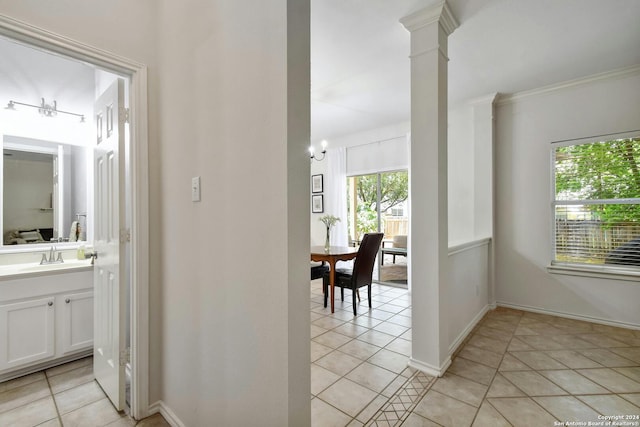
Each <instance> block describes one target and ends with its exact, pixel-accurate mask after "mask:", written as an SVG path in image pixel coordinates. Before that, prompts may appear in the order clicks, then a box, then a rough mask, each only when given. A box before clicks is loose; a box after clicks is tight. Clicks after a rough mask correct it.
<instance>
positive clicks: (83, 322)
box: [0, 260, 93, 381]
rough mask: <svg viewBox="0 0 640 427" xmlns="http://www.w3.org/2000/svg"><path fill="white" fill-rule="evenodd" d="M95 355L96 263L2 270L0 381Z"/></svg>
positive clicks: (30, 265)
mask: <svg viewBox="0 0 640 427" xmlns="http://www.w3.org/2000/svg"><path fill="white" fill-rule="evenodd" d="M92 351H93V266H92V265H91V261H90V260H87V261H77V260H69V261H65V262H64V263H62V264H51V265H38V264H37V263H30V264H13V265H6V266H0V381H4V380H8V379H11V378H15V377H18V376H20V375H24V374H26V373H29V372H33V371H35V370H39V369H44V368H47V367H49V366H53V365H56V364H59V363H63V362H66V361H69V360H73V359H75V358H78V357H82V356H85V355H86V354H90V353H91V352H92Z"/></svg>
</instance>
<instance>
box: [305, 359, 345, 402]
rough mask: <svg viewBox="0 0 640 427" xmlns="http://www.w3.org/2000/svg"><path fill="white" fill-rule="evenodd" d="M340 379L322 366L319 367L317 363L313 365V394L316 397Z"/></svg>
mask: <svg viewBox="0 0 640 427" xmlns="http://www.w3.org/2000/svg"><path fill="white" fill-rule="evenodd" d="M339 379H340V375H338V374H335V373H333V372H331V371H329V370H328V369H325V368H323V367H322V366H318V365H316V364H315V363H312V364H311V394H313V395H314V396H315V395H317V394H318V393H321V392H322V391H323V390H324V389H326V388H327V387H329V386H330V385H331V384H333V383H335V382H336V381H338V380H339Z"/></svg>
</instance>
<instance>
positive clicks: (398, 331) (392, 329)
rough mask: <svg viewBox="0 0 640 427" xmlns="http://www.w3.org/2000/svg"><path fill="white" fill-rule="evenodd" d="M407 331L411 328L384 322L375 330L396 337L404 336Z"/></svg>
mask: <svg viewBox="0 0 640 427" xmlns="http://www.w3.org/2000/svg"><path fill="white" fill-rule="evenodd" d="M407 329H409V328H407V327H406V326H400V325H396V324H395V323H391V322H382V323H380V324H379V325H377V326H375V327H374V328H373V330H374V331H378V332H384V333H385V334H389V335H393V336H396V337H397V336H399V335H402V334H404V333H405V332H406V331H407Z"/></svg>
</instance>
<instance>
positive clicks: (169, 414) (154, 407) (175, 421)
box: [149, 400, 186, 427]
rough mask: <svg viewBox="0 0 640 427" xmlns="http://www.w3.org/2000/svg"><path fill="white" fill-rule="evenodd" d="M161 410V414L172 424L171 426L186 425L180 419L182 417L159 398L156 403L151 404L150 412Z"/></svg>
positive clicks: (183, 426)
mask: <svg viewBox="0 0 640 427" xmlns="http://www.w3.org/2000/svg"><path fill="white" fill-rule="evenodd" d="M158 412H160V415H162V417H163V418H164V419H165V420H166V421H167V422H168V423H169V424H170V425H171V427H186V425H185V424H184V423H183V422H182V421H180V418H178V416H177V415H176V414H175V413H174V412H173V411H172V410H171V408H169V407H168V406H167V405H166V404H165V403H164V402H163V401H162V400H158V401H157V402H155V403H152V404H151V405H149V414H150V415H153V414H157V413H158Z"/></svg>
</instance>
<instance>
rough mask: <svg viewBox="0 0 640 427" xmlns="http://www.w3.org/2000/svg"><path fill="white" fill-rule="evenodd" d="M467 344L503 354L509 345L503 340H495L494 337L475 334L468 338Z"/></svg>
mask: <svg viewBox="0 0 640 427" xmlns="http://www.w3.org/2000/svg"><path fill="white" fill-rule="evenodd" d="M469 344H471V345H472V346H474V347H478V348H481V349H483V350H488V351H492V352H494V353H498V354H503V353H504V352H505V351H507V347H508V345H509V343H508V342H506V341H503V340H497V339H494V338H489V337H485V336H483V335H478V334H475V335H474V336H472V337H471V339H469Z"/></svg>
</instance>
